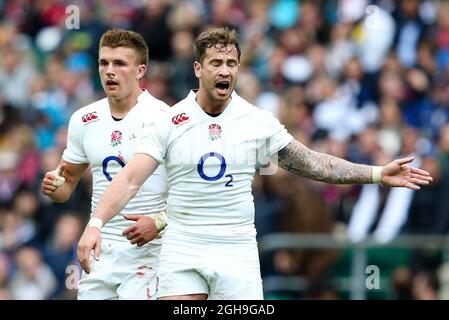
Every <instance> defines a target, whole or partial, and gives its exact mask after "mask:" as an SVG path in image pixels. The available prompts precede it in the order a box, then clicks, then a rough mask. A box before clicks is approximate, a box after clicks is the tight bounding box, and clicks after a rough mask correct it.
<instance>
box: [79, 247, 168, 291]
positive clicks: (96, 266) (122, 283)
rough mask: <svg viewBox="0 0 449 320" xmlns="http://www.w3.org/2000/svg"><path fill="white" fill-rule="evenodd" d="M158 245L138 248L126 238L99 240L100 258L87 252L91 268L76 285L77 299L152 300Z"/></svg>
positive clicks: (155, 285) (157, 262) (155, 278)
mask: <svg viewBox="0 0 449 320" xmlns="http://www.w3.org/2000/svg"><path fill="white" fill-rule="evenodd" d="M160 248H161V245H160V244H155V243H147V244H145V245H144V246H142V247H140V248H138V247H137V246H136V245H132V244H131V243H130V242H128V241H126V242H125V241H117V240H109V239H102V242H101V251H100V259H99V260H98V261H97V260H95V259H94V258H93V253H92V254H91V256H90V258H89V261H90V266H91V271H90V273H89V274H86V273H85V272H83V275H82V277H81V280H80V281H79V284H78V299H79V300H107V299H113V300H115V299H123V300H145V299H147V300H148V299H149V300H155V299H156V293H157V269H158V267H159V252H160Z"/></svg>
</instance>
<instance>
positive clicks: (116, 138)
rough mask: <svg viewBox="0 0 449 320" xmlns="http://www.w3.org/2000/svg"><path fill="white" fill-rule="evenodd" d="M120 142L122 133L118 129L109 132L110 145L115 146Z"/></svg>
mask: <svg viewBox="0 0 449 320" xmlns="http://www.w3.org/2000/svg"><path fill="white" fill-rule="evenodd" d="M121 143H122V133H121V131H119V130H115V131H114V132H112V133H111V146H113V147H115V146H118V145H119V144H121Z"/></svg>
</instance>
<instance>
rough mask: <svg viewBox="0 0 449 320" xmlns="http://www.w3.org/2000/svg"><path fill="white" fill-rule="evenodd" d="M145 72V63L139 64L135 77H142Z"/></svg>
mask: <svg viewBox="0 0 449 320" xmlns="http://www.w3.org/2000/svg"><path fill="white" fill-rule="evenodd" d="M145 72H147V66H146V65H145V64H141V65H139V67H138V68H137V79H139V80H140V79H142V78H143V76H144V75H145Z"/></svg>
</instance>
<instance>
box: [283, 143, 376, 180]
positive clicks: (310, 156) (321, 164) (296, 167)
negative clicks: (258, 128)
mask: <svg viewBox="0 0 449 320" xmlns="http://www.w3.org/2000/svg"><path fill="white" fill-rule="evenodd" d="M278 165H279V166H280V167H281V168H283V169H285V170H288V171H290V172H292V173H296V174H298V175H300V176H303V177H306V178H310V179H313V180H317V181H323V182H327V183H334V184H363V183H372V181H373V178H372V170H373V167H372V166H368V165H363V164H355V163H352V162H349V161H346V160H344V159H340V158H337V157H334V156H331V155H328V154H324V153H319V152H315V151H313V150H311V149H309V148H307V147H306V146H304V145H303V144H301V143H300V142H298V141H296V140H293V141H292V142H291V143H290V144H289V145H288V146H287V147H285V148H284V149H282V150H281V151H279V154H278Z"/></svg>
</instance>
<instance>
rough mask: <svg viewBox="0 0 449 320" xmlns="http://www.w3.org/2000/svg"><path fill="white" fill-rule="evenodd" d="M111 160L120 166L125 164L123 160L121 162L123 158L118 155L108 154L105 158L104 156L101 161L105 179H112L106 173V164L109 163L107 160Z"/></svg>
mask: <svg viewBox="0 0 449 320" xmlns="http://www.w3.org/2000/svg"><path fill="white" fill-rule="evenodd" d="M111 161H115V162H117V163H118V164H119V165H121V166H122V168H123V167H124V166H125V162H123V160H122V159H120V158H119V157H116V156H109V157H107V158H105V159H104V160H103V163H102V166H103V174H104V176H105V177H106V179H108V181H112V177H111V175H110V174H109V173H108V171H107V170H108V164H109V162H111Z"/></svg>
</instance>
